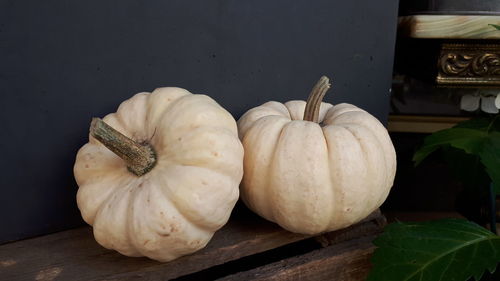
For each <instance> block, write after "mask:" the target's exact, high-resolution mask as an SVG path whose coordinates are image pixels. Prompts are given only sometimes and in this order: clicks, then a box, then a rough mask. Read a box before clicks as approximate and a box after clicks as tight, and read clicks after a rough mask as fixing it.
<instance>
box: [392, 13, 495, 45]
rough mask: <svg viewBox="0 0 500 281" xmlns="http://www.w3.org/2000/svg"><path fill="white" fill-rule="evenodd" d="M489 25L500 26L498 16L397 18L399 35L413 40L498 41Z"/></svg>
mask: <svg viewBox="0 0 500 281" xmlns="http://www.w3.org/2000/svg"><path fill="white" fill-rule="evenodd" d="M490 24H496V25H498V24H500V16H499V15H415V16H404V17H400V18H399V33H400V34H401V35H403V36H408V37H413V38H436V39H499V38H500V32H498V30H497V29H496V28H495V27H493V26H491V25H490Z"/></svg>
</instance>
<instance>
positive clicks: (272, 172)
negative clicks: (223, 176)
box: [238, 77, 396, 234]
mask: <svg viewBox="0 0 500 281" xmlns="http://www.w3.org/2000/svg"><path fill="white" fill-rule="evenodd" d="M329 87H330V84H329V80H328V78H326V77H322V78H321V79H320V81H319V82H318V83H317V84H316V86H315V87H314V88H313V91H312V92H311V94H310V96H309V99H308V101H307V103H306V102H304V101H289V102H287V103H285V104H282V103H279V102H274V101H271V102H267V103H264V104H263V105H261V106H258V107H255V108H253V109H251V110H249V111H248V112H246V113H245V114H244V115H243V116H242V117H241V118H240V119H239V121H238V130H239V137H240V139H241V141H242V143H243V147H244V149H245V157H244V176H243V181H242V184H241V186H240V193H241V197H242V199H243V201H244V202H245V204H246V205H247V206H248V207H249V208H250V209H251V210H253V211H254V212H256V213H257V214H259V215H260V216H262V217H264V218H266V219H268V220H270V221H273V222H276V223H278V224H279V225H281V226H282V227H283V228H285V229H287V230H289V231H292V232H297V233H304V234H316V233H321V232H324V231H332V230H336V229H340V228H344V227H347V226H349V225H351V224H353V223H356V222H358V221H360V220H361V219H363V218H365V217H366V216H367V215H369V214H370V213H371V212H373V211H374V210H376V209H377V208H378V207H379V206H380V205H381V204H382V203H383V202H384V200H385V199H386V197H387V195H388V193H389V190H390V188H391V187H392V184H393V180H394V176H395V172H396V154H395V151H394V147H393V145H392V142H391V139H390V138H389V135H388V133H387V130H386V129H385V127H384V126H383V125H382V124H381V123H380V122H379V121H378V120H377V119H376V118H375V117H373V116H372V115H370V114H369V113H368V112H366V111H364V110H362V109H360V108H358V107H356V106H354V105H350V104H346V103H343V104H338V105H335V106H333V105H331V104H329V103H322V99H323V97H324V95H325V93H326V91H327V90H328V89H329Z"/></svg>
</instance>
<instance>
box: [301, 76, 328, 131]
mask: <svg viewBox="0 0 500 281" xmlns="http://www.w3.org/2000/svg"><path fill="white" fill-rule="evenodd" d="M328 89H330V79H328V77H326V76H322V77H321V78H320V79H319V81H318V83H316V85H314V87H313V89H312V91H311V93H310V94H309V97H308V98H307V103H306V109H305V110H304V120H305V121H311V122H316V123H318V121H319V108H320V106H321V102H322V101H323V97H324V96H325V94H326V92H327V91H328Z"/></svg>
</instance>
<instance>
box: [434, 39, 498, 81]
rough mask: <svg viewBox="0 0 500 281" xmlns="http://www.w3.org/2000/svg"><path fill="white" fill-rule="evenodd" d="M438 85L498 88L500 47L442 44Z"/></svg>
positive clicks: (493, 45)
mask: <svg viewBox="0 0 500 281" xmlns="http://www.w3.org/2000/svg"><path fill="white" fill-rule="evenodd" d="M436 81H437V83H438V85H442V86H445V85H450V86H453V85H456V86H500V44H498V45H497V44H467V43H461V44H450V43H446V44H442V45H441V52H440V55H439V59H438V74H437V77H436Z"/></svg>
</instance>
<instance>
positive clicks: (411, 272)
mask: <svg viewBox="0 0 500 281" xmlns="http://www.w3.org/2000/svg"><path fill="white" fill-rule="evenodd" d="M374 244H375V245H376V246H377V247H378V248H377V249H376V250H375V253H374V255H373V257H372V263H373V265H374V268H373V269H372V271H371V272H370V275H369V277H368V280H369V281H422V280H424V281H444V280H455V281H465V280H468V279H469V278H471V277H474V278H475V279H476V280H479V279H480V278H481V277H482V275H483V274H484V272H485V270H488V271H490V272H491V273H493V272H494V271H495V268H496V266H497V263H498V262H500V237H499V236H497V235H495V234H493V233H491V232H490V231H488V230H486V229H484V228H482V227H481V226H479V225H477V224H474V223H472V222H469V221H467V220H463V219H445V220H437V221H430V222H421V223H401V222H397V223H393V224H390V225H388V226H387V227H386V229H385V232H384V233H383V234H382V235H380V236H379V237H378V238H377V239H376V240H375V241H374Z"/></svg>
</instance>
